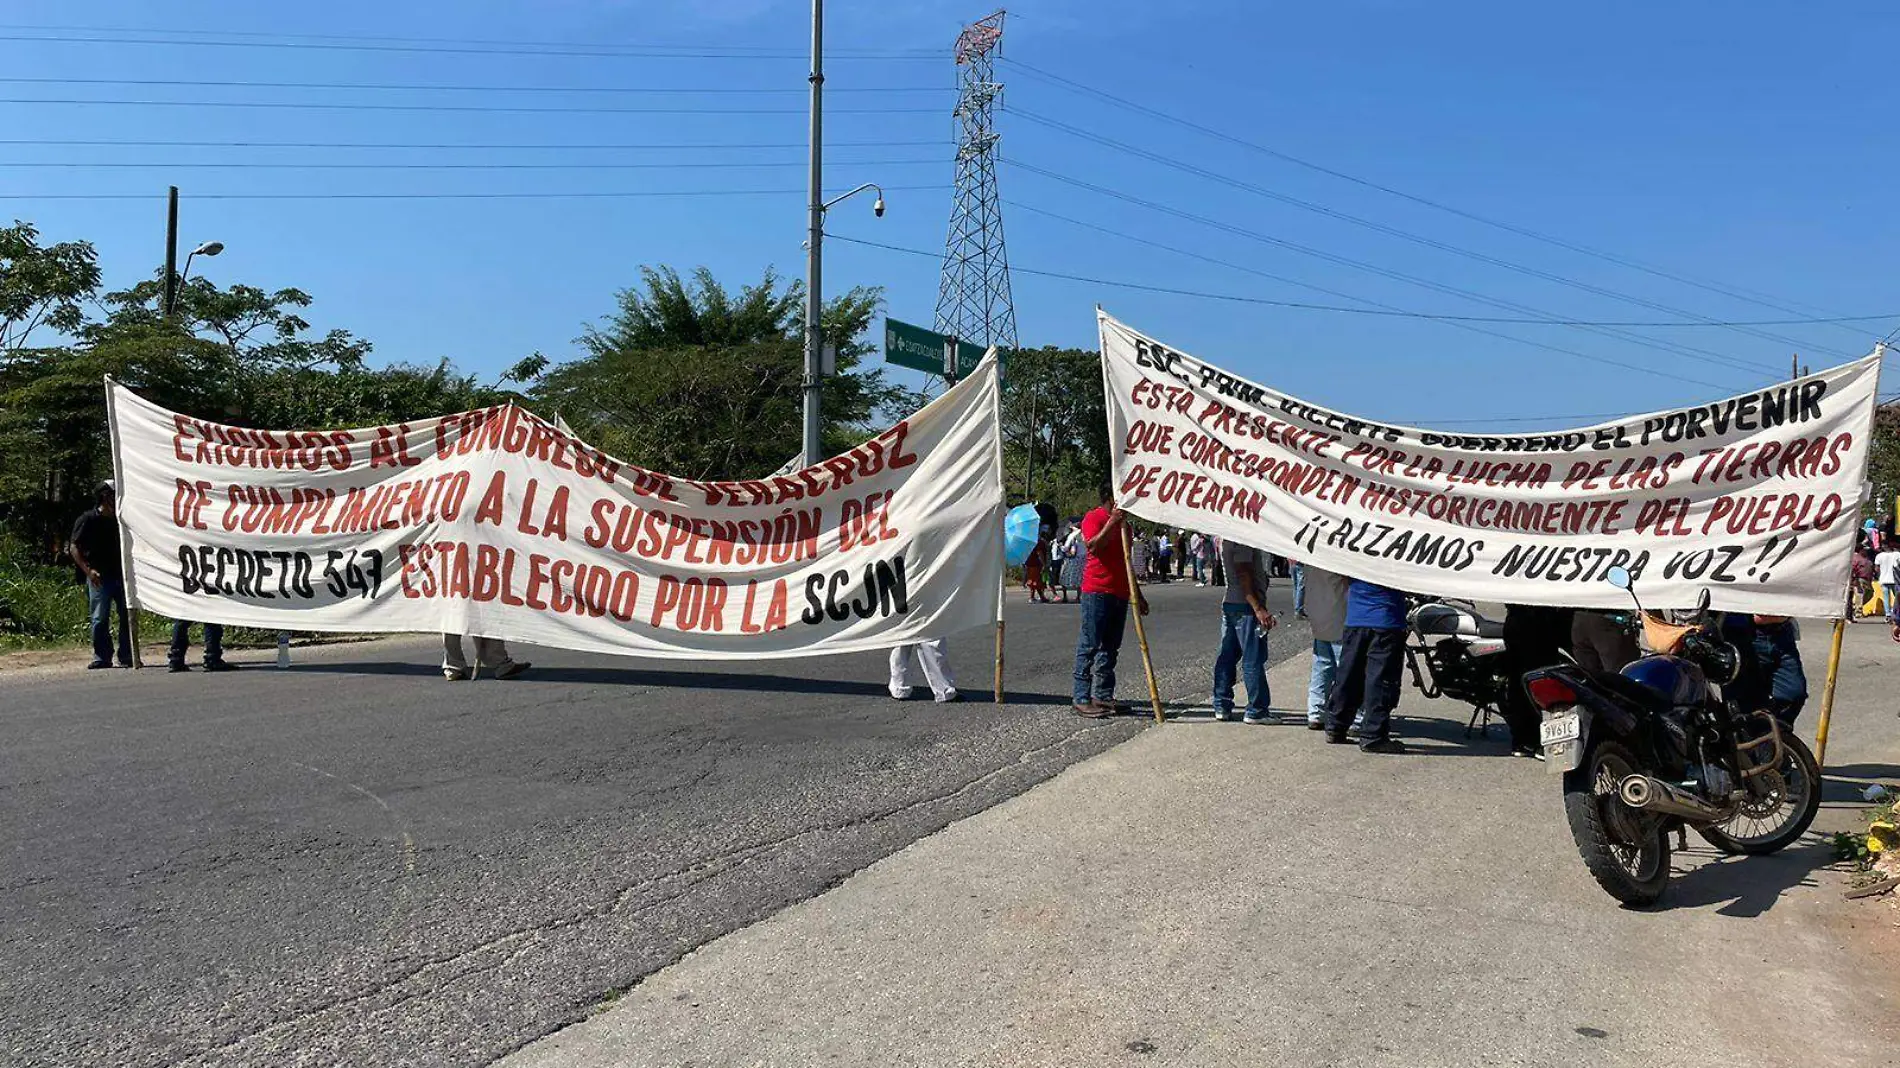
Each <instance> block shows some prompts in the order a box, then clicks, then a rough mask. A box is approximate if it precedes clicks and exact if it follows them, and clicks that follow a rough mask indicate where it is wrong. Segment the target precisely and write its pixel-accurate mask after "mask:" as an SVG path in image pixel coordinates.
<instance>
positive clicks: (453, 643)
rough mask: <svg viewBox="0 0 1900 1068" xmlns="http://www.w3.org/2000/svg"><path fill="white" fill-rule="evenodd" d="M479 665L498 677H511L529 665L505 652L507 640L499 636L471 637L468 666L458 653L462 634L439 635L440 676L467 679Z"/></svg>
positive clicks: (459, 652) (478, 669)
mask: <svg viewBox="0 0 1900 1068" xmlns="http://www.w3.org/2000/svg"><path fill="white" fill-rule="evenodd" d="M483 665H486V666H488V667H490V668H492V669H493V670H494V676H495V677H496V678H498V679H512V678H514V677H515V676H516V675H519V674H521V673H522V672H524V671H526V670H528V668H530V667H532V666H533V665H531V664H529V663H528V662H527V661H526V660H515V659H513V658H512V657H510V656H509V655H508V643H506V642H504V641H502V640H501V639H500V638H482V637H477V638H476V639H475V666H473V667H470V666H469V663H468V660H467V659H466V658H465V657H464V656H463V655H462V636H461V635H460V634H444V635H442V677H443V678H445V679H447V680H449V681H450V682H467V681H468V680H469V679H472V678H474V677H475V676H476V674H477V673H478V672H480V671H481V669H482V667H483Z"/></svg>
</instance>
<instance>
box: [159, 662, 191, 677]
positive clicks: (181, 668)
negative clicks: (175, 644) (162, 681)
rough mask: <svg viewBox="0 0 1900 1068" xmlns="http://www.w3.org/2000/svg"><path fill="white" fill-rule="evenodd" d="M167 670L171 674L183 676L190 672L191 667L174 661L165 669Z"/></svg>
mask: <svg viewBox="0 0 1900 1068" xmlns="http://www.w3.org/2000/svg"><path fill="white" fill-rule="evenodd" d="M165 670H167V671H169V672H171V673H172V674H174V675H179V674H183V673H184V672H187V671H190V670H191V665H190V664H187V663H185V662H184V661H182V660H174V661H172V662H171V664H170V665H168V666H167V667H166V668H165Z"/></svg>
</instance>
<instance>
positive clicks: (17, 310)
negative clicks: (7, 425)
mask: <svg viewBox="0 0 1900 1068" xmlns="http://www.w3.org/2000/svg"><path fill="white" fill-rule="evenodd" d="M98 289H99V256H98V253H96V252H94V251H93V247H92V244H91V243H90V242H87V241H62V242H60V243H59V244H57V245H46V246H42V245H41V244H40V232H39V230H38V229H36V228H35V227H34V226H33V224H32V223H27V222H21V221H19V220H17V219H16V220H14V223H13V225H12V226H9V227H6V228H4V229H0V359H4V354H5V353H8V352H15V351H18V350H20V349H23V348H25V347H26V342H27V338H28V337H30V336H31V335H32V334H33V332H34V331H35V330H37V329H39V328H40V327H42V326H45V327H50V328H52V329H54V330H58V331H62V332H65V333H71V332H73V331H74V330H77V329H78V328H79V324H80V323H81V322H83V321H84V320H85V316H86V313H85V308H84V306H83V305H82V302H83V301H84V300H85V299H86V298H87V297H90V296H92V295H93V294H94V293H95V292H97V291H98Z"/></svg>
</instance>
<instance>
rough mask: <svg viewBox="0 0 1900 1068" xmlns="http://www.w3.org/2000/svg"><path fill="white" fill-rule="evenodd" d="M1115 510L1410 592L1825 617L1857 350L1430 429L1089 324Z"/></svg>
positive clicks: (1858, 477)
mask: <svg viewBox="0 0 1900 1068" xmlns="http://www.w3.org/2000/svg"><path fill="white" fill-rule="evenodd" d="M1097 317H1098V323H1099V326H1100V330H1101V342H1102V374H1103V387H1104V391H1105V396H1106V400H1107V408H1108V436H1109V443H1110V448H1111V451H1112V452H1113V455H1114V461H1113V467H1114V477H1115V499H1116V503H1118V504H1120V505H1121V506H1122V507H1123V508H1126V509H1127V510H1129V511H1130V512H1133V513H1134V514H1135V515H1138V516H1140V517H1142V518H1144V519H1149V520H1153V521H1155V522H1160V523H1165V524H1168V525H1170V526H1176V527H1183V528H1188V529H1193V530H1200V531H1204V532H1208V533H1213V534H1218V535H1220V536H1222V537H1226V538H1233V539H1235V540H1237V541H1239V542H1242V543H1244V544H1248V545H1253V546H1255V547H1257V548H1261V549H1265V550H1268V551H1271V552H1275V553H1280V554H1282V555H1285V556H1289V557H1292V558H1294V559H1298V560H1304V561H1309V562H1311V563H1313V564H1315V565H1317V566H1319V567H1322V568H1325V569H1327V570H1329V571H1335V572H1338V573H1341V574H1347V575H1352V576H1355V577H1358V578H1364V579H1367V580H1370V581H1374V582H1378V583H1381V584H1384V585H1387V586H1392V587H1395V588H1398V589H1403V590H1407V591H1410V592H1415V593H1429V594H1435V595H1440V596H1452V597H1467V598H1473V599H1479V600H1487V601H1503V602H1514V603H1519V604H1549V605H1576V606H1579V607H1599V608H1627V607H1629V603H1630V602H1629V597H1628V595H1627V594H1626V593H1624V592H1623V591H1621V590H1618V589H1616V588H1615V587H1613V586H1610V585H1609V584H1608V583H1606V582H1604V581H1603V578H1604V575H1605V573H1606V572H1607V571H1608V570H1609V569H1610V568H1611V567H1612V566H1615V565H1621V566H1624V567H1627V568H1628V569H1629V570H1630V571H1631V572H1632V573H1633V574H1634V575H1635V576H1636V577H1637V582H1638V586H1639V589H1640V591H1641V594H1642V597H1643V600H1644V602H1645V603H1646V604H1648V605H1650V606H1652V607H1684V606H1688V605H1691V604H1693V603H1694V602H1695V599H1696V596H1697V594H1698V593H1699V591H1701V590H1703V589H1705V588H1706V589H1708V590H1709V591H1710V593H1711V595H1712V598H1713V603H1714V605H1715V607H1717V608H1720V609H1733V610H1741V611H1750V612H1760V613H1774V614H1781V615H1806V616H1839V615H1840V614H1841V612H1842V610H1843V606H1844V604H1845V601H1846V590H1847V580H1848V571H1849V567H1850V565H1851V562H1852V561H1851V552H1852V549H1853V545H1854V531H1855V528H1857V527H1858V526H1859V525H1860V500H1861V493H1862V486H1863V484H1864V480H1865V478H1866V469H1867V456H1868V441H1869V436H1870V434H1871V433H1872V431H1873V416H1874V400H1875V394H1876V385H1877V381H1878V377H1879V370H1880V361H1879V357H1878V355H1877V354H1876V355H1870V356H1868V357H1866V358H1864V359H1861V360H1857V361H1855V362H1853V363H1850V364H1845V365H1842V366H1840V367H1836V368H1832V369H1830V370H1826V371H1823V372H1821V373H1819V374H1815V375H1810V376H1808V377H1805V378H1802V379H1800V380H1798V381H1795V382H1789V383H1782V384H1777V385H1773V386H1768V387H1765V388H1763V389H1760V390H1757V391H1755V392H1752V393H1746V394H1742V395H1740V396H1737V397H1732V398H1728V399H1725V400H1721V401H1716V402H1713V403H1710V404H1701V405H1696V406H1693V407H1689V408H1680V409H1676V410H1673V411H1663V412H1652V413H1649V414H1647V415H1633V416H1631V417H1629V418H1628V419H1624V420H1621V421H1618V422H1612V423H1603V424H1599V425H1596V426H1589V427H1580V428H1577V429H1573V430H1559V431H1550V432H1544V433H1535V434H1513V435H1500V434H1488V435H1469V434H1454V433H1441V432H1435V431H1430V430H1422V429H1419V428H1416V427H1407V426H1397V425H1392V424H1387V423H1380V422H1378V421H1376V420H1368V419H1361V418H1357V417H1354V416H1350V415H1346V414H1342V413H1340V412H1336V411H1331V410H1328V409H1326V408H1323V407H1320V406H1318V405H1314V404H1309V403H1307V402H1305V401H1302V400H1299V399H1297V398H1294V397H1289V396H1286V395H1285V394H1282V393H1278V392H1276V391H1274V390H1271V389H1268V388H1266V387H1263V386H1260V385H1256V384H1255V383H1252V382H1249V381H1247V380H1245V379H1243V378H1240V377H1239V376H1237V375H1234V374H1231V373H1229V372H1227V371H1224V370H1222V369H1220V368H1219V367H1216V366H1214V365H1213V364H1210V363H1207V362H1205V361H1202V360H1199V359H1196V358H1194V357H1192V356H1189V355H1187V354H1186V353H1183V352H1180V351H1178V350H1175V349H1171V348H1169V347H1168V346H1166V345H1164V344H1162V343H1160V342H1158V341H1156V340H1154V339H1152V338H1149V337H1146V336H1144V335H1142V334H1140V333H1138V332H1136V331H1135V330H1133V329H1131V328H1130V327H1128V326H1126V325H1124V324H1122V323H1120V322H1118V321H1116V320H1115V319H1114V318H1112V317H1111V316H1109V315H1107V314H1106V313H1102V312H1098V313H1097Z"/></svg>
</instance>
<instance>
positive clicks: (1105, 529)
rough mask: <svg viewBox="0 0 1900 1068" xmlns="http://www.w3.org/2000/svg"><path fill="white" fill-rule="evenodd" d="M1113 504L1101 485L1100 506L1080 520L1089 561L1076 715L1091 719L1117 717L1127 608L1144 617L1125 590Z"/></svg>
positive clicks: (1123, 547)
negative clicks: (1117, 670) (1118, 671)
mask: <svg viewBox="0 0 1900 1068" xmlns="http://www.w3.org/2000/svg"><path fill="white" fill-rule="evenodd" d="M1114 501H1115V495H1114V491H1113V490H1111V489H1110V488H1109V487H1108V486H1106V485H1105V486H1103V487H1102V503H1101V506H1100V507H1097V508H1095V509H1094V510H1093V511H1091V512H1089V514H1087V515H1085V516H1083V517H1082V541H1083V543H1084V544H1085V545H1086V546H1087V547H1088V561H1087V563H1085V564H1083V566H1082V633H1081V635H1080V636H1079V637H1078V638H1077V640H1076V643H1075V714H1076V715H1078V716H1087V717H1088V718H1090V719H1102V718H1104V717H1107V716H1112V715H1114V714H1115V713H1117V712H1119V711H1121V706H1120V705H1117V704H1116V703H1115V658H1116V656H1117V655H1119V654H1120V653H1121V648H1122V631H1123V630H1125V629H1126V628H1127V626H1128V602H1129V601H1130V600H1133V601H1134V602H1135V607H1136V610H1137V611H1139V612H1140V613H1141V614H1142V615H1144V616H1145V615H1147V614H1148V601H1147V599H1146V598H1144V597H1142V596H1141V591H1140V590H1133V589H1130V588H1129V584H1128V560H1127V555H1126V554H1127V542H1126V541H1125V540H1124V537H1125V531H1126V527H1125V525H1124V522H1123V513H1122V510H1121V509H1120V508H1117V507H1115V505H1114Z"/></svg>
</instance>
